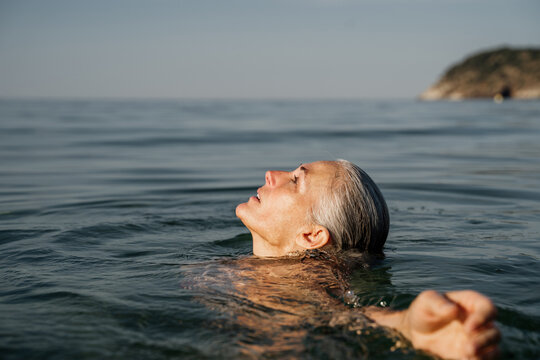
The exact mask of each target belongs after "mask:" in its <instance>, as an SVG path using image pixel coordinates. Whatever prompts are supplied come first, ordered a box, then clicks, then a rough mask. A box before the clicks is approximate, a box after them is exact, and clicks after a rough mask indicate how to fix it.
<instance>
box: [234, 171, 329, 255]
mask: <svg viewBox="0 0 540 360" xmlns="http://www.w3.org/2000/svg"><path fill="white" fill-rule="evenodd" d="M337 169H338V167H337V165H336V164H335V163H334V162H332V161H317V162H314V163H310V164H302V165H300V166H299V167H298V168H297V169H295V170H293V171H290V172H287V171H267V172H266V177H265V179H266V182H265V184H264V186H262V187H260V188H259V189H258V190H257V196H252V197H250V198H249V200H248V202H245V203H242V204H240V205H238V206H237V207H236V216H238V217H239V218H240V220H242V222H243V223H244V225H245V226H246V227H247V228H248V229H249V231H251V234H252V235H253V253H254V254H255V255H258V256H282V255H285V254H287V253H288V252H291V251H294V250H301V249H302V247H301V246H298V242H297V241H296V240H297V238H298V237H299V236H300V237H302V236H303V235H304V234H306V233H307V232H309V231H310V229H311V228H312V227H313V225H315V224H312V223H311V222H310V219H309V214H310V210H311V208H312V207H313V205H314V204H315V203H316V201H317V200H318V199H319V198H320V197H321V196H322V195H323V194H324V193H325V192H326V191H330V187H331V184H332V180H333V179H334V178H335V176H336V172H337Z"/></svg>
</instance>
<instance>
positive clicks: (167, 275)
mask: <svg viewBox="0 0 540 360" xmlns="http://www.w3.org/2000/svg"><path fill="white" fill-rule="evenodd" d="M336 158H344V159H347V160H350V161H353V162H355V163H357V164H358V165H360V166H361V167H362V168H364V169H365V170H366V171H367V172H368V173H369V174H370V175H371V176H372V177H373V179H374V180H375V181H376V182H377V183H378V184H379V185H380V187H381V189H382V191H383V193H384V195H385V197H386V200H387V202H388V205H389V208H390V215H391V230H390V236H389V239H388V241H387V246H386V252H385V253H386V258H385V259H384V260H382V261H381V262H380V263H378V264H376V265H375V266H373V267H371V268H362V269H359V270H357V271H355V272H354V273H353V275H352V278H350V279H348V280H344V281H343V283H341V284H340V286H342V287H343V288H346V289H350V290H352V291H354V292H355V294H356V295H357V296H358V297H359V298H360V299H362V301H363V303H364V304H368V303H369V304H379V305H385V304H386V305H388V306H391V307H403V306H406V305H407V303H408V302H410V301H411V300H412V298H413V297H414V295H416V294H418V293H419V292H420V291H422V290H425V289H428V288H433V289H437V290H441V291H445V290H454V289H465V288H473V289H476V290H478V291H481V292H483V293H485V294H487V295H488V296H490V297H491V298H492V299H493V301H494V302H495V304H496V305H497V307H498V309H499V317H498V326H499V327H500V329H501V331H502V334H503V340H502V350H503V358H505V359H537V358H540V245H539V242H540V102H538V101H508V102H504V103H502V104H495V103H493V102H491V101H470V102H469V101H466V102H451V103H447V102H435V103H424V102H416V101H373V100H369V101H368V100H365V101H338V100H332V101H229V100H227V101H226V100H223V101H202V100H201V101H172V100H171V101H150V100H148V101H112V100H111V101H105V100H100V101H90V100H89V101H82V100H81V101H79V100H70V101H59V100H58V101H57V100H39V101H38V100H0V358H2V359H180V358H181V359H189V358H192V359H204V358H209V359H210V358H212V359H214V358H231V359H236V358H321V359H322V358H325V359H326V358H353V357H356V358H369V359H412V358H414V359H417V358H429V355H428V354H425V353H422V352H416V351H414V350H412V349H410V348H409V347H407V346H406V345H405V346H403V345H401V346H400V343H399V337H398V336H397V335H396V334H391V333H388V332H385V331H383V330H381V329H376V328H375V329H366V328H365V326H363V325H361V324H360V325H359V323H358V321H357V322H355V323H354V324H352V322H345V323H344V322H340V321H336V320H335V319H336V317H339V315H340V314H343V313H347V311H349V312H348V314H349V315H347V316H353V315H354V314H353V313H354V311H355V309H349V308H347V306H345V305H344V304H343V301H342V300H341V299H340V298H339V297H334V298H331V299H325V298H324V295H321V294H320V292H317V290H316V289H315V288H311V287H310V286H311V285H310V283H309V279H304V278H303V277H301V276H300V277H297V278H296V280H294V281H296V282H291V279H289V278H291V277H292V275H291V274H292V273H293V272H294V271H293V270H291V269H293V268H294V266H292V265H291V266H289V265H287V264H278V263H274V264H271V263H268V262H257V261H252V260H251V259H249V254H250V251H251V244H250V240H251V239H250V235H249V233H248V232H247V230H246V229H245V228H244V227H243V226H242V224H241V222H240V221H239V220H238V219H236V218H235V215H234V209H235V206H236V205H237V204H238V203H240V202H244V201H246V200H247V199H248V197H249V196H251V195H254V194H255V190H256V188H257V187H258V186H260V185H262V184H263V181H264V180H263V176H264V172H265V170H268V169H287V170H288V169H292V168H295V167H297V166H298V165H299V164H300V163H301V162H310V161H315V160H321V159H336ZM276 264H278V265H276ZM296 275H298V274H296ZM296 275H295V276H296ZM281 279H283V283H281ZM287 281H289V282H288V283H287ZM291 284H295V291H289V290H290V288H289V287H290V285H291ZM346 309H349V310H346ZM351 314H353V315H351ZM344 324H345V325H344Z"/></svg>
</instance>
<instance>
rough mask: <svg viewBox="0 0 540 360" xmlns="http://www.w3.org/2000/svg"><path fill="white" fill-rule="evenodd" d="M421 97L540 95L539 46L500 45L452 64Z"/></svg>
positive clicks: (434, 98) (466, 97) (534, 97)
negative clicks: (513, 46)
mask: <svg viewBox="0 0 540 360" xmlns="http://www.w3.org/2000/svg"><path fill="white" fill-rule="evenodd" d="M419 97H420V99H421V100H462V99H478V98H493V99H495V100H496V101H502V99H504V98H515V99H539V98H540V49H532V48H526V49H511V48H506V47H505V48H499V49H495V50H489V51H484V52H481V53H477V54H474V55H472V56H469V57H468V58H466V59H465V60H463V61H462V62H460V63H458V64H455V65H453V66H451V67H450V68H449V69H448V70H447V71H446V73H445V74H444V75H443V76H442V77H441V79H440V80H439V81H438V82H437V83H436V84H435V85H433V86H431V87H430V88H429V89H427V90H426V91H424V92H423V93H422V94H420V96H419Z"/></svg>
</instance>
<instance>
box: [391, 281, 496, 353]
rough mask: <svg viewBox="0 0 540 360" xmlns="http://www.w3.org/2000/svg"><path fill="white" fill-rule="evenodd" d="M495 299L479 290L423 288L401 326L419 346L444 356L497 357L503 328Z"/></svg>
mask: <svg viewBox="0 0 540 360" xmlns="http://www.w3.org/2000/svg"><path fill="white" fill-rule="evenodd" d="M495 315H496V309H495V306H494V305H493V303H492V302H491V301H490V300H489V299H488V298H487V297H485V296H483V295H481V294H480V293H477V292H476V291H471V290H465V291H451V292H448V293H446V294H445V295H441V294H439V293H438V292H436V291H433V290H428V291H424V292H422V293H421V294H420V295H418V296H417V298H416V299H415V300H414V301H413V302H412V304H411V306H410V307H409V308H408V309H407V310H405V312H404V314H403V317H402V321H403V322H402V324H401V326H400V328H401V330H402V332H403V333H404V335H405V336H406V337H408V338H409V340H410V341H411V342H412V344H413V345H414V347H415V348H419V349H424V350H427V351H430V352H432V353H435V354H437V355H439V356H441V357H444V358H452V359H482V360H487V359H494V358H496V357H497V356H498V354H499V348H498V343H499V341H500V338H501V336H500V332H499V330H498V329H497V328H496V327H495V325H494V324H493V319H494V318H495Z"/></svg>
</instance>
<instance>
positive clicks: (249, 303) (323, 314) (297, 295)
mask: <svg viewBox="0 0 540 360" xmlns="http://www.w3.org/2000/svg"><path fill="white" fill-rule="evenodd" d="M367 261H368V260H367V259H365V258H363V257H358V256H357V257H354V258H353V257H348V258H343V257H339V258H338V257H334V256H328V255H326V254H324V253H320V252H317V251H315V252H310V253H308V255H304V256H300V257H297V256H295V257H288V258H279V259H259V258H253V257H247V258H245V257H244V258H241V259H238V260H226V261H219V262H217V261H214V262H209V263H204V264H194V265H190V266H184V267H183V268H182V274H183V277H182V281H181V287H183V288H184V289H189V290H190V291H192V292H193V293H195V294H196V295H195V298H196V301H198V302H200V303H202V304H204V305H205V306H206V307H207V308H208V309H211V310H212V311H214V312H215V313H217V314H219V315H220V317H219V320H218V321H216V322H215V323H214V324H213V325H214V326H216V327H218V328H228V329H234V334H235V335H234V337H229V336H230V333H229V332H227V333H226V334H227V335H226V336H228V337H229V338H228V340H229V347H231V348H232V349H230V350H229V351H231V352H237V353H236V354H237V355H238V356H241V357H246V358H261V357H264V358H287V357H295V358H296V357H302V356H305V354H311V355H312V356H313V357H315V358H321V359H323V358H346V357H349V356H353V357H356V358H364V357H368V356H369V355H370V350H369V349H370V348H371V349H372V350H373V349H375V348H376V349H377V352H378V353H380V354H379V355H382V354H383V353H384V354H386V355H389V354H391V353H395V354H396V355H397V354H400V355H401V356H405V357H406V355H412V354H414V353H415V352H414V350H413V349H411V348H410V346H409V344H408V342H407V341H406V340H405V339H404V338H403V337H401V336H400V335H399V334H398V333H396V332H394V331H391V330H389V329H384V328H381V327H378V326H375V324H374V323H373V322H372V321H371V320H369V319H368V318H366V317H365V316H364V315H363V314H362V312H361V306H363V305H367V304H360V303H356V304H351V305H347V304H346V299H344V297H345V296H346V294H348V293H351V292H352V290H349V286H350V274H351V272H352V270H353V269H355V268H356V269H359V270H360V271H361V272H362V273H364V274H369V273H370V271H371V270H370V269H369V266H368V263H367ZM384 273H385V272H384V271H383V272H382V273H381V272H379V276H381V275H382V274H384ZM357 274H359V273H357ZM378 280H379V279H378ZM378 280H377V281H376V282H375V283H374V282H373V281H370V280H369V279H365V283H364V289H362V288H361V287H358V286H357V287H356V289H355V291H357V292H358V295H360V296H359V297H358V299H360V298H362V297H364V296H371V295H372V294H371V291H370V290H371V288H372V287H373V286H376V284H377V283H378ZM388 282H389V279H388ZM364 302H366V301H365V299H364ZM344 342H345V344H348V346H345V347H344V346H343V345H344ZM374 344H379V345H378V346H375V345H374ZM418 355H419V354H416V356H418Z"/></svg>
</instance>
